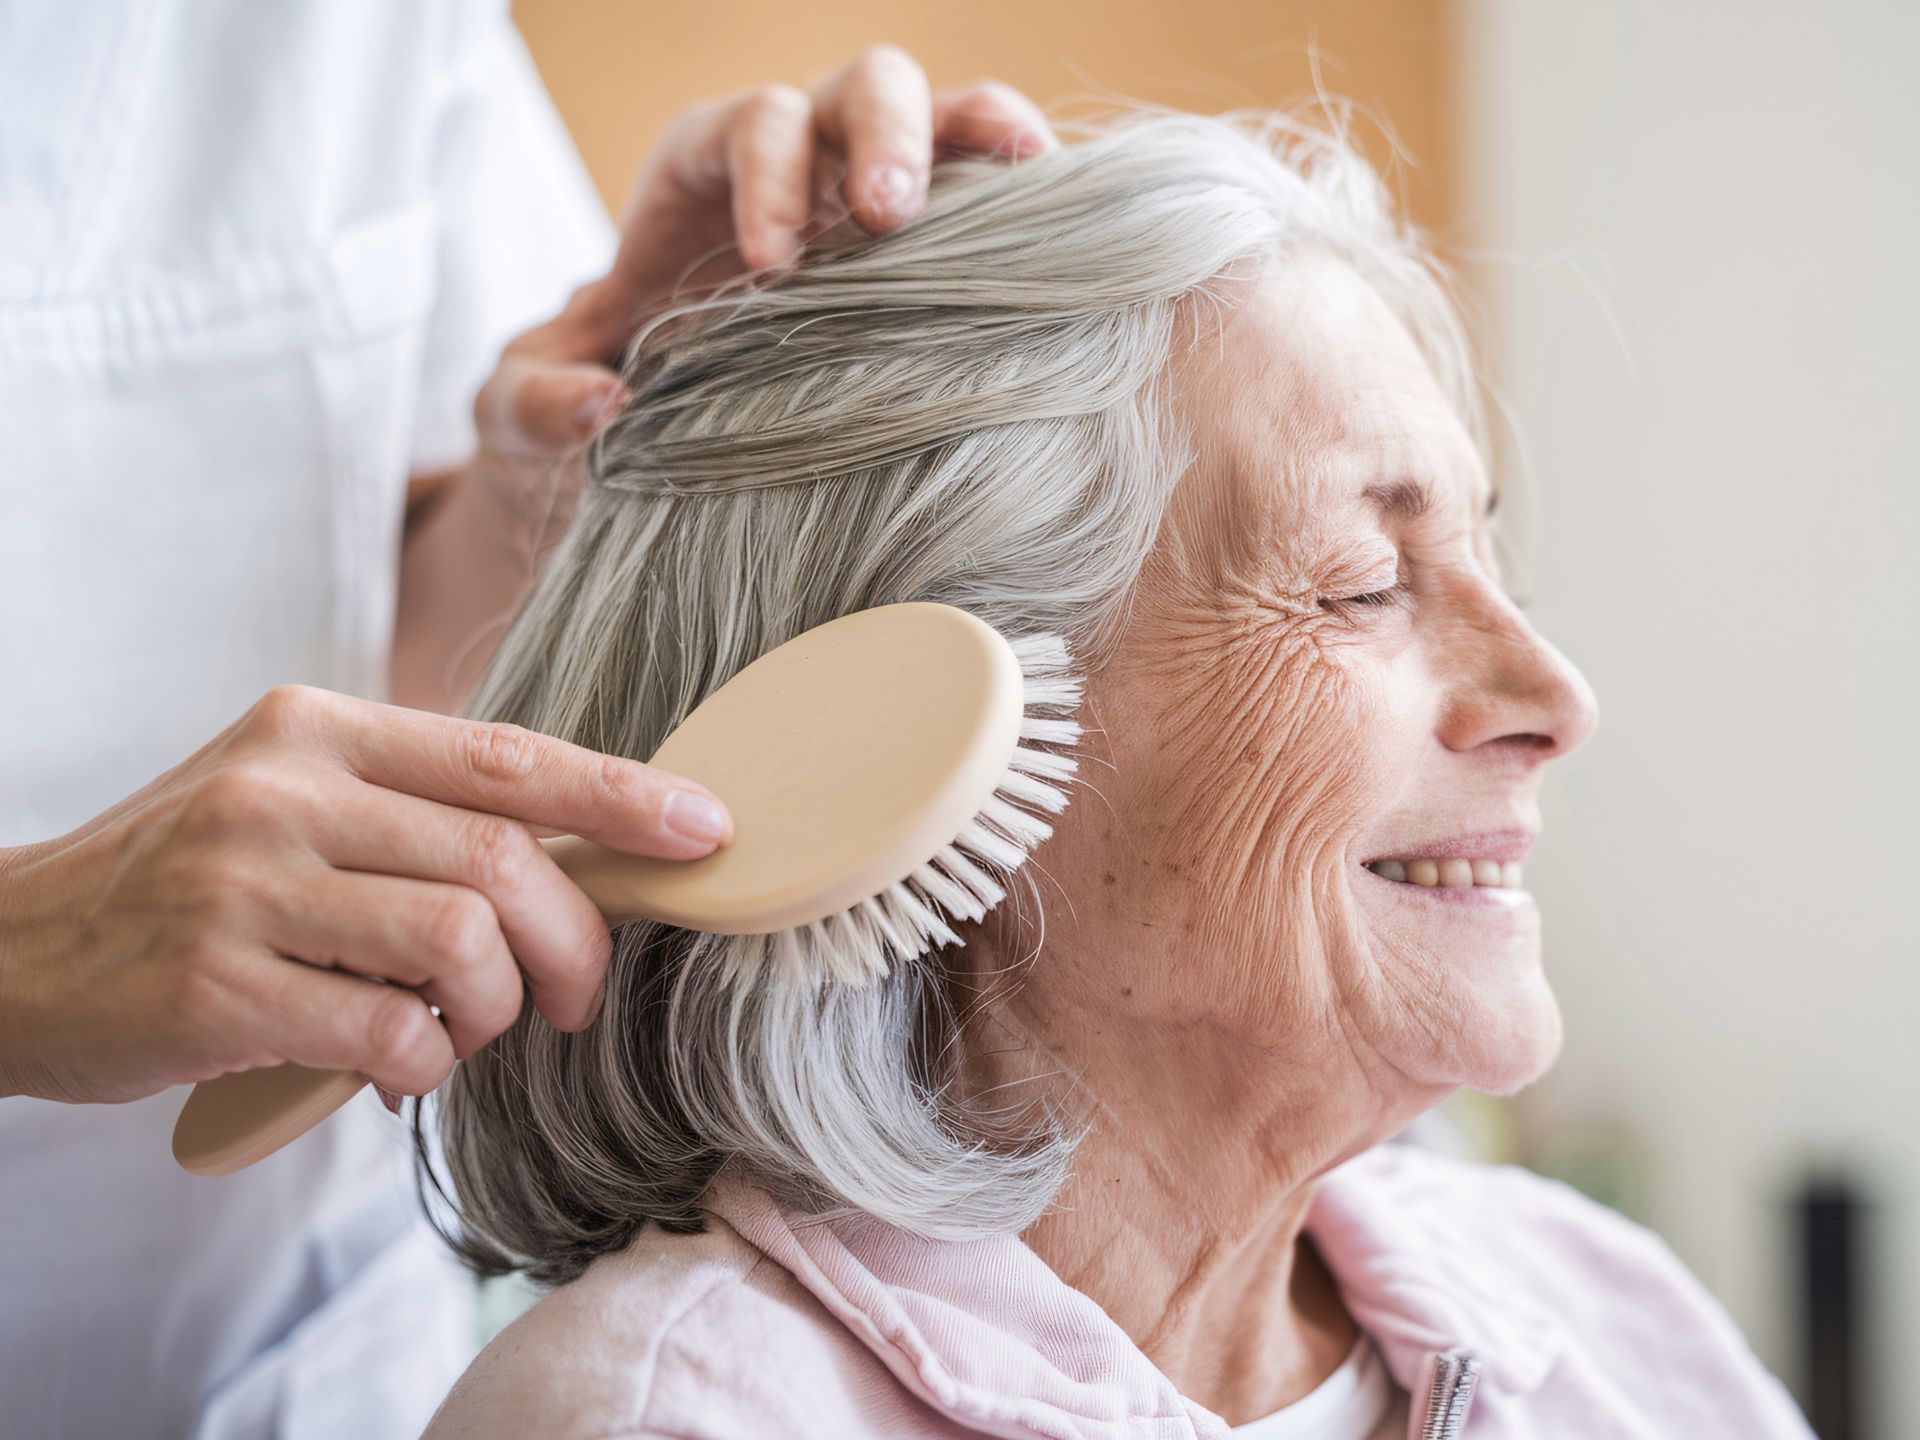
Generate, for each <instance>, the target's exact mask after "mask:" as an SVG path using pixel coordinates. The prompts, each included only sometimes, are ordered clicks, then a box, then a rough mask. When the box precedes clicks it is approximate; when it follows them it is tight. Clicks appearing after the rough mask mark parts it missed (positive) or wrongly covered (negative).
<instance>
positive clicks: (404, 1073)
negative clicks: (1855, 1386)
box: [0, 687, 732, 1101]
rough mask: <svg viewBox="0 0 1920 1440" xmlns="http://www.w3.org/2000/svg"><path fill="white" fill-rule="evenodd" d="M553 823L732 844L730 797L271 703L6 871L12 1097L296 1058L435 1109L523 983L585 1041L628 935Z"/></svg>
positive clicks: (694, 847) (676, 849) (5, 1080)
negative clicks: (569, 866) (580, 880)
mask: <svg viewBox="0 0 1920 1440" xmlns="http://www.w3.org/2000/svg"><path fill="white" fill-rule="evenodd" d="M709 807H710V808H709ZM703 808H707V809H708V813H710V814H715V815H716V817H717V819H718V820H719V822H720V825H721V832H720V834H719V835H718V836H717V837H716V836H715V835H714V834H713V833H712V831H711V829H710V828H709V829H708V830H707V831H706V832H705V833H704V834H703V833H702V831H701V829H700V826H699V824H698V819H699V816H700V813H701V811H702V809H703ZM530 827H538V828H540V829H543V830H553V831H569V832H572V833H575V834H579V835H585V836H587V837H589V838H591V839H594V840H597V841H600V842H601V843H602V844H606V845H610V846H613V847H615V848H617V849H621V850H626V851H631V852H632V853H634V854H639V855H655V856H660V857H663V858H667V859H694V858H697V857H699V856H701V855H705V854H708V853H710V852H711V851H712V850H713V849H714V841H715V839H716V838H717V839H719V840H720V841H721V842H722V843H724V842H725V841H726V840H728V839H730V838H731V835H732V821H731V819H730V818H728V817H727V816H726V813H725V811H724V809H721V808H719V805H718V801H716V800H714V799H713V797H712V795H711V793H710V792H709V791H707V790H706V789H704V788H703V787H701V786H699V785H696V784H694V783H693V782H692V781H688V780H682V779H679V778H678V777H676V776H672V775H668V774H666V773H665V772H663V771H659V770H654V769H652V768H650V767H648V766H646V765H642V764H638V763H636V762H634V761H629V760H620V759H614V758H610V757H608V756H604V755H596V754H594V753H592V752H590V751H586V750H582V749H579V748H577V747H575V746H572V745H567V744H564V743H562V742H561V741H558V740H554V739H551V738H549V737H547V736H543V735H537V734H533V733H530V732H528V731H524V730H519V729H515V728H512V727H508V726H500V725H487V724H478V723H474V722H470V721H464V720H454V719H449V718H447V717H444V716H438V715H427V714H422V713H419V712H416V711H408V710H401V709H396V708H393V707H390V706H385V705H375V704H372V703H370V702H367V701H362V700H353V699H349V698H347V697H345V696H340V695H333V694H329V693H327V692H325V691H320V690H309V689H303V688H299V687H285V688H282V689H278V690H274V691H271V692H270V693H268V694H267V696H266V697H265V698H264V699H262V700H261V701H260V702H259V703H258V704H256V705H255V706H254V707H253V708H252V709H251V710H250V711H248V712H247V714H246V715H245V716H244V717H242V719H241V720H240V721H239V722H238V723H237V724H235V725H234V726H233V727H232V728H230V729H229V730H227V732H226V733H225V734H223V735H221V736H220V737H218V738H217V739H215V740H214V741H213V742H212V743H210V744H209V745H207V746H206V747H205V748H204V749H203V750H201V751H200V752H199V753H198V754H196V755H194V756H193V757H191V758H190V759H188V760H187V761H185V762H184V763H183V764H181V765H180V766H179V767H178V768H176V769H174V770H171V771H169V772H168V773H167V774H165V775H163V776H161V777H160V778H159V779H158V780H156V781H154V782H153V783H152V784H151V785H149V786H147V787H146V788H145V789H144V790H142V791H140V792H139V793H138V794H136V795H134V796H132V797H131V798H130V799H128V800H125V801H123V802H121V803H120V804H119V805H117V806H115V807H114V808H113V809H112V810H109V811H108V812H107V813H106V814H104V815H102V816H100V817H99V818H97V819H95V820H93V821H91V822H89V823H88V824H87V825H84V826H82V827H81V828H80V829H79V830H76V831H75V832H74V833H73V834H71V835H68V836H65V837H63V838H61V839H58V840H52V841H48V842H46V843H44V844H38V845H29V846H26V847H24V848H22V849H18V850H7V851H0V1094H27V1095H37V1096H42V1097H45V1098H48V1099H54V1100H69V1101H90V1100H102V1101H115V1100H132V1099H137V1098H139V1097H141V1096H143V1095H150V1094H152V1093H154V1092H155V1091H158V1090H161V1089H164V1088H165V1087H167V1086H169V1085H174V1084H180V1083H183V1082H186V1081H190V1080H204V1079H209V1078H211V1077H213V1076H216V1075H220V1074H223V1073H225V1072H227V1071H232V1070H241V1069H249V1068H253V1067H256V1066H262V1065H273V1064H278V1063H280V1062H283V1061H294V1062H297V1063H299V1064H303V1065H311V1066H316V1067H320V1068H323V1069H333V1070H353V1071H357V1072H359V1073H361V1074H363V1075H365V1076H367V1077H368V1078H369V1079H371V1080H373V1081H374V1082H375V1083H376V1084H378V1085H381V1086H383V1087H384V1088H386V1089H388V1090H391V1091H395V1092H400V1093H405V1094H414V1095H418V1094H424V1093H426V1092H427V1091H429V1090H431V1089H433V1088H434V1087H435V1086H436V1085H438V1084H439V1083H440V1082H441V1080H443V1079H444V1078H446V1075H447V1073H448V1071H449V1070H450V1069H451V1068H452V1066H453V1062H454V1059H455V1057H456V1056H459V1057H464V1056H467V1055H470V1054H472V1053H473V1052H474V1051H475V1050H477V1049H479V1048H480V1047H481V1046H482V1045H484V1044H486V1043H487V1041H489V1040H491V1039H492V1038H493V1037H494V1036H495V1035H498V1034H499V1033H500V1032H501V1031H502V1030H504V1029H506V1027H507V1026H508V1025H510V1024H512V1023H513V1021H514V1019H515V1018H516V1017H517V1016H518V1015H519V1014H520V1010H521V1001H522V995H523V985H524V991H525V992H526V993H530V994H531V996H532V999H533V1002H534V1004H535V1005H536V1006H538V1007H539V1010H540V1013H541V1014H542V1015H544V1016H545V1017H546V1018H547V1019H548V1020H549V1021H551V1022H552V1023H553V1024H554V1025H556V1026H558V1027H559V1028H561V1029H563V1030H579V1029H582V1028H584V1027H585V1026H586V1025H587V1024H588V1023H589V1022H590V1021H591V1019H592V1018H593V1015H594V1013H595V1011H596V1009H597V1007H598V1003H599V992H600V982H601V977H602V973H603V971H604V970H605V967H606V963H607V958H608V954H609V949H610V937H609V935H608V932H607V927H606V925H605V924H604V923H603V922H602V920H601V918H600V915H599V912H598V911H596V910H595V909H594V907H593V904H592V903H591V902H590V901H589V900H588V899H587V898H586V896H585V895H583V894H582V893H581V892H580V891H579V889H578V888H576V887H575V886H574V885H573V883H572V882H571V881H569V880H568V879H567V878H566V876H564V875H563V874H562V873H561V872H560V870H559V868H558V867H557V866H555V865H554V863H553V862H552V860H550V859H549V858H548V857H547V855H546V852H545V851H544V850H543V849H542V848H541V847H540V845H539V844H538V843H537V841H536V840H535V838H534V832H533V829H531V828H530ZM369 977H378V978H380V979H384V980H389V981H393V982H397V983H394V984H387V985H377V984H373V983H371V981H370V978H369ZM430 1004H431V1005H437V1006H438V1007H439V1008H440V1011H441V1015H442V1017H443V1018H441V1019H436V1018H435V1016H434V1015H433V1013H432V1011H431V1010H429V1008H428V1006H429V1005H430ZM443 1022H444V1023H443Z"/></svg>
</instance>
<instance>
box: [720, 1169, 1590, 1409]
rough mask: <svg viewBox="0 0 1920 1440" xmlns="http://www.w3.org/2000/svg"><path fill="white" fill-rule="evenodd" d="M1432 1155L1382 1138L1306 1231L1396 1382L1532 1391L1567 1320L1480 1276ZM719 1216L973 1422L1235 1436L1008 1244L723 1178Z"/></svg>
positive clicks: (1483, 1245)
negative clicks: (1475, 1382) (833, 1212)
mask: <svg viewBox="0 0 1920 1440" xmlns="http://www.w3.org/2000/svg"><path fill="white" fill-rule="evenodd" d="M1434 1160H1435V1157H1432V1156H1429V1155H1427V1154H1426V1153H1425V1152H1421V1151H1417V1150H1415V1149H1413V1148H1412V1147H1410V1146H1405V1145H1395V1144H1388V1145H1380V1146H1376V1147H1374V1148H1373V1149H1372V1150H1369V1151H1366V1152H1365V1153H1363V1154H1361V1155H1357V1156H1355V1157H1354V1158H1353V1159H1351V1160H1348V1161H1347V1162H1345V1163H1344V1164H1342V1165H1339V1166H1337V1167H1335V1168H1334V1169H1333V1170H1331V1171H1329V1172H1328V1173H1327V1174H1326V1175H1324V1176H1322V1177H1321V1179H1320V1182H1319V1187H1318V1189H1317V1191H1316V1193H1315V1197H1314V1202H1313V1206H1312V1208H1311V1210H1310V1211H1309V1212H1308V1217H1307V1225H1306V1228H1307V1233H1308V1234H1310V1235H1311V1236H1312V1237H1313V1240H1314V1243H1315V1245H1316V1246H1317V1247H1318V1248H1319V1251H1320V1254H1321V1256H1322V1258H1323V1259H1324V1260H1325V1261H1326V1264H1327V1267H1328V1269H1329V1270H1330V1271H1331V1272H1332V1274H1333V1277H1334V1280H1335V1282H1336V1283H1337V1284H1338V1285H1339V1287H1340V1293H1341V1297H1342V1298H1343V1299H1344V1300H1345V1301H1346V1304H1347V1307H1348V1309H1349V1310H1350V1311H1351V1312H1352V1314H1353V1317H1354V1319H1355V1321H1356V1322H1358V1324H1359V1325H1360V1327H1361V1329H1363V1330H1365V1331H1366V1332H1367V1333H1368V1334H1369V1335H1371V1336H1372V1337H1373V1339H1374V1342H1375V1343H1376V1344H1377V1345H1378V1346H1379V1348H1380V1351H1381V1354H1382V1356H1383V1358H1384V1359H1385V1361H1386V1364H1387V1368H1388V1369H1389V1370H1390V1371H1391V1372H1392V1374H1393V1376H1394V1378H1395V1379H1396V1380H1397V1381H1398V1382H1399V1383H1400V1384H1401V1386H1403V1387H1404V1388H1406V1389H1407V1390H1409V1391H1410V1392H1413V1393H1414V1394H1415V1395H1416V1396H1417V1395H1418V1394H1419V1387H1421V1386H1422V1385H1423V1384H1424V1376H1425V1374H1426V1373H1427V1372H1426V1371H1425V1370H1424V1369H1423V1367H1424V1366H1425V1365H1427V1364H1428V1363H1429V1361H1430V1357H1431V1356H1432V1355H1433V1353H1434V1352H1437V1351H1443V1350H1447V1349H1449V1348H1452V1347H1455V1346H1464V1347H1467V1348H1470V1349H1472V1350H1474V1351H1476V1352H1477V1353H1478V1355H1479V1357H1480V1360H1481V1363H1482V1365H1483V1366H1484V1370H1483V1374H1482V1378H1481V1384H1482V1386H1483V1387H1493V1388H1497V1389H1499V1390H1502V1391H1505V1392H1507V1393H1509V1394H1515V1393H1524V1392H1526V1391H1530V1390H1532V1389H1534V1388H1536V1387H1537V1386H1538V1385H1539V1384H1540V1383H1541V1382H1542V1381H1543V1380H1544V1379H1545V1378H1546V1375H1547V1373H1548V1371H1549V1370H1550V1369H1551V1368H1552V1365H1553V1362H1554V1359H1555V1357H1556V1356H1557V1355H1558V1354H1559V1352H1560V1350H1561V1348H1562V1347H1563V1346H1564V1344H1565V1342H1566V1339H1567V1336H1566V1333H1565V1327H1564V1326H1563V1325H1562V1324H1561V1323H1560V1322H1559V1320H1558V1319H1557V1318H1555V1317H1554V1316H1553V1314H1552V1313H1551V1312H1549V1311H1547V1310H1546V1309H1544V1308H1543V1307H1542V1306H1540V1305H1539V1304H1538V1303H1537V1302H1535V1301H1533V1300H1532V1299H1531V1298H1530V1297H1529V1296H1527V1295H1526V1294H1525V1293H1524V1291H1523V1290H1522V1289H1521V1288H1520V1287H1517V1286H1516V1287H1511V1288H1503V1287H1500V1286H1498V1285H1497V1284H1495V1283H1493V1279H1492V1277H1490V1276H1488V1275H1487V1274H1485V1273H1484V1271H1483V1269H1482V1268H1481V1263H1482V1262H1483V1261H1484V1260H1485V1258H1486V1250H1487V1246H1488V1243H1489V1239H1488V1237H1487V1236H1486V1235H1484V1234H1481V1233H1475V1234H1473V1235H1471V1236H1466V1237H1463V1236H1461V1235H1457V1234H1449V1233H1448V1232H1447V1231H1446V1229H1445V1223H1446V1221H1447V1220H1448V1219H1449V1218H1450V1217H1453V1216H1456V1215H1458V1214H1459V1213H1460V1209H1459V1207H1457V1206H1452V1205H1449V1204H1447V1203H1445V1201H1446V1198H1447V1197H1445V1196H1444V1195H1439V1194H1435V1193H1433V1192H1434V1187H1435V1186H1437V1185H1444V1184H1445V1183H1446V1182H1447V1178H1448V1172H1447V1171H1445V1170H1443V1169H1436V1168H1435V1167H1434ZM709 1206H710V1208H711V1209H712V1210H713V1212H714V1213H715V1214H716V1215H718V1216H720V1218H722V1219H723V1220H725V1221H726V1222H727V1223H728V1224H729V1225H731V1226H732V1227H733V1228H734V1230H735V1231H737V1232H738V1233H739V1234H740V1235H741V1236H742V1237H743V1238H744V1239H746V1240H747V1241H748V1242H749V1243H750V1244H752V1245H753V1246H754V1247H755V1248H757V1249H759V1250H760V1251H762V1252H763V1253H765V1254H766V1255H767V1256H768V1257H769V1258H771V1259H772V1260H774V1261H775V1262H776V1263H778V1264H779V1265H781V1266H782V1267H784V1268H785V1269H787V1270H788V1271H790V1272H792V1274H793V1275H794V1276H795V1278H796V1279H798V1280H799V1281H800V1283H801V1284H802V1285H804V1286H806V1288H807V1289H808V1290H809V1291H811V1292H812V1293H813V1294H814V1295H815V1296H816V1297H817V1298H818V1299H819V1300H820V1302H821V1303H822V1304H823V1305H825V1306H826V1307H827V1308H828V1309H829V1310H830V1311H832V1313H833V1314H834V1315H835V1316H836V1317H837V1318H838V1319H839V1320H840V1322H841V1323H842V1324H844V1325H845V1326H846V1327H847V1328H848V1329H849V1330H850V1331H851V1332H852V1333H853V1334H855V1335H857V1336H858V1337H859V1338H860V1339H861V1341H862V1342H863V1343H865V1344H866V1345H867V1346H868V1348H869V1349H871V1350H872V1351H873V1352H874V1354H875V1355H877V1356H878V1357H879V1358H880V1359H881V1361H882V1362H884V1363H885V1364H886V1366H887V1367H888V1369H889V1370H891V1371H892V1372H893V1374H894V1375H895V1377H896V1378H898V1379H899V1381H900V1382H901V1383H902V1384H903V1385H905V1386H906V1387H907V1388H908V1389H909V1390H911V1391H912V1392H913V1393H914V1394H915V1395H917V1396H919V1397H920V1399H922V1400H923V1401H925V1402H926V1403H927V1404H929V1405H932V1406H934V1407H935V1408H937V1409H939V1410H941V1411H943V1412H945V1413H946V1414H948V1415H950V1416H952V1417H953V1418H954V1419H955V1420H957V1421H959V1422H961V1423H963V1424H965V1425H967V1426H969V1427H971V1428H973V1429H975V1430H978V1431H981V1432H983V1433H985V1434H989V1435H1000V1436H1009V1437H1031V1436H1057V1435H1061V1434H1074V1435H1080V1436H1087V1437H1112V1440H1121V1437H1126V1440H1160V1437H1166V1440H1174V1437H1180V1440H1195V1437H1206V1440H1213V1437H1222V1436H1225V1435H1227V1434H1228V1428H1227V1426H1226V1423H1225V1422H1224V1421H1223V1420H1222V1419H1221V1418H1220V1417H1219V1416H1217V1415H1215V1414H1214V1413H1213V1412H1212V1411H1210V1410H1207V1409H1206V1408H1205V1407H1204V1406H1201V1405H1199V1404H1196V1403H1195V1402H1194V1401H1192V1400H1189V1399H1187V1398H1186V1397H1185V1396H1183V1395H1181V1394H1180V1393H1179V1392H1178V1391H1177V1390H1176V1389H1175V1388H1174V1386H1173V1384H1172V1382H1171V1381H1170V1380H1168V1379H1167V1377H1166V1376H1165V1375H1163V1374H1162V1373H1161V1372H1160V1370H1159V1369H1158V1367H1156V1366H1155V1365H1154V1364H1153V1362H1152V1361H1151V1360H1149V1359H1148V1358H1147V1357H1146V1355H1144V1354H1143V1353H1142V1352H1141V1351H1140V1349H1139V1347H1138V1346H1136V1345H1135V1344H1134V1343H1133V1341H1132V1340H1131V1339H1130V1338H1129V1337H1128V1336H1127V1334H1126V1333H1125V1332H1124V1331H1123V1330H1121V1328H1120V1327H1119V1326H1118V1325H1117V1324H1115V1323H1114V1322H1113V1320H1111V1319H1110V1318H1108V1316H1107V1314H1106V1313H1105V1312H1104V1311H1103V1310H1101V1309H1100V1307H1099V1306H1098V1305H1096V1304H1095V1303H1094V1302H1093V1301H1092V1300H1090V1299H1089V1298H1088V1297H1087V1296H1085V1295H1083V1294H1081V1293H1080V1292H1079V1291H1078V1290H1075V1289H1074V1288H1073V1287H1072V1286H1070V1285H1068V1284H1067V1283H1066V1282H1065V1281H1063V1280H1061V1279H1060V1277H1059V1276H1058V1275H1056V1274H1055V1273H1054V1272H1053V1270H1052V1269H1051V1268H1050V1267H1048V1265H1047V1264H1046V1262H1045V1261H1043V1260H1042V1259H1041V1258H1040V1257H1039V1256H1038V1255H1036V1254H1035V1253H1034V1252H1033V1250H1032V1249H1031V1248H1030V1247H1029V1246H1027V1245H1026V1244H1025V1243H1023V1242H1022V1241H1021V1240H1020V1239H1019V1238H1018V1237H1016V1236H996V1237H992V1238H989V1239H984V1240H973V1241H965V1242H954V1241H938V1240H926V1239H922V1238H921V1237H919V1236H916V1235H913V1234H911V1233H909V1232H907V1231H904V1230H900V1229H898V1228H896V1227H894V1226H891V1225H887V1224H885V1223H884V1222H881V1221H878V1220H874V1219H871V1218H870V1217H865V1216H840V1217H831V1216H829V1217H824V1218H812V1217H806V1216H800V1215H797V1214H794V1213H792V1212H788V1211H783V1210H782V1209H781V1208H780V1207H778V1206H776V1205H775V1204H774V1202H773V1201H772V1200H771V1199H770V1198H769V1197H768V1196H767V1195H766V1194H765V1193H764V1192H763V1191H760V1190H756V1189H753V1188H751V1187H749V1186H746V1185H743V1184H741V1183H739V1182H738V1181H735V1180H731V1179H727V1178H723V1179H722V1180H720V1181H719V1182H718V1183H717V1184H716V1185H715V1188H714V1191H713V1193H712V1195H711V1197H710V1200H709ZM1495 1243H1498V1242H1497V1241H1496V1242H1495ZM1507 1243H1510V1244H1512V1245H1514V1246H1521V1245H1524V1243H1525V1240H1524V1237H1523V1236H1519V1235H1514V1236H1511V1237H1509V1239H1508V1242H1507ZM1497 1258H1498V1259H1499V1260H1500V1261H1502V1262H1507V1261H1509V1260H1510V1261H1511V1263H1512V1264H1514V1265H1521V1264H1524V1262H1525V1257H1524V1256H1523V1255H1519V1254H1514V1255H1512V1256H1511V1257H1509V1256H1506V1255H1500V1256H1498V1257H1497ZM1502 1268H1505V1266H1504V1264H1503V1266H1502Z"/></svg>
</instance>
